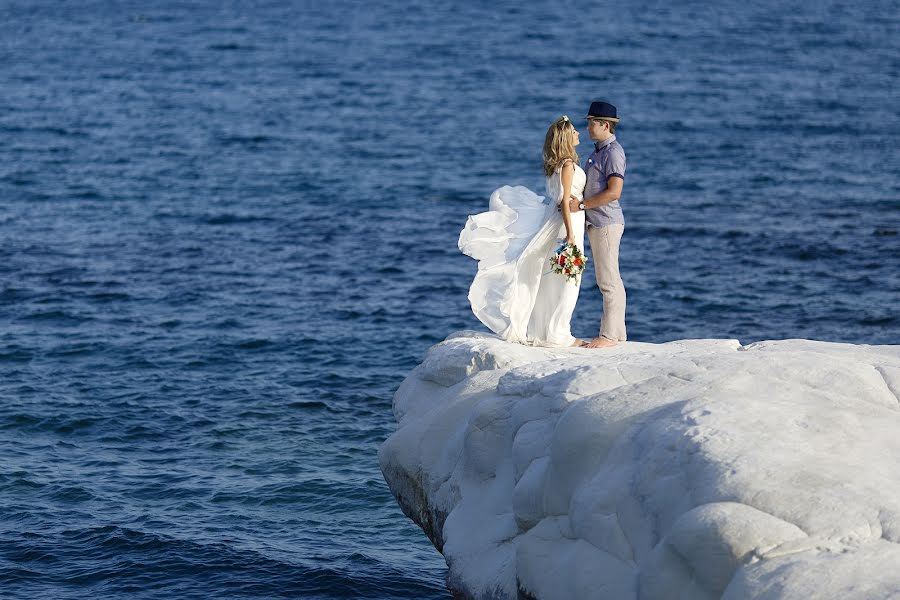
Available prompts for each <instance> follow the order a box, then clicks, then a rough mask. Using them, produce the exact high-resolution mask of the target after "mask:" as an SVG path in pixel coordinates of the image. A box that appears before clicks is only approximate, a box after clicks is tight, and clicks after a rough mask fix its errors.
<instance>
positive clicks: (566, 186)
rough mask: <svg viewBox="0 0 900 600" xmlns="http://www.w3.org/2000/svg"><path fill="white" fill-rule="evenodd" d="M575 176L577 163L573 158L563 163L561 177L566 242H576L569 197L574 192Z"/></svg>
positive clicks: (561, 202) (561, 204)
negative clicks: (573, 181)
mask: <svg viewBox="0 0 900 600" xmlns="http://www.w3.org/2000/svg"><path fill="white" fill-rule="evenodd" d="M574 176H575V165H574V164H573V163H572V161H571V160H568V161H566V162H564V163H563V166H562V171H561V172H560V179H561V181H562V198H561V199H560V206H562V214H563V223H565V224H566V243H568V244H574V243H575V236H574V234H573V233H572V212H571V209H570V208H569V203H568V202H567V199H568V198H569V196H570V195H571V193H572V179H573V177H574Z"/></svg>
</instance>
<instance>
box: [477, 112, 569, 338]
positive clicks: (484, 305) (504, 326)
mask: <svg viewBox="0 0 900 600" xmlns="http://www.w3.org/2000/svg"><path fill="white" fill-rule="evenodd" d="M578 142H579V141H578V131H577V130H576V129H575V127H574V126H573V125H572V123H571V122H570V121H569V118H568V117H566V116H563V117H561V118H560V119H558V120H557V121H556V122H554V123H553V124H552V125H550V128H549V129H548V130H547V136H546V138H545V139H544V175H545V176H546V177H547V195H548V196H549V200H547V201H545V199H544V198H543V197H542V196H538V195H537V194H535V193H534V192H532V191H531V190H529V189H528V188H525V187H522V186H515V187H510V186H503V187H502V188H500V189H498V190H495V191H494V193H493V194H491V200H490V207H489V208H490V210H489V211H488V212H484V213H481V214H478V215H473V216H470V217H469V219H468V221H467V222H466V226H465V228H464V229H463V230H462V232H461V233H460V234H459V249H460V250H461V251H462V252H463V253H464V254H467V255H468V256H471V257H472V258H474V259H476V260H478V273H477V274H476V275H475V280H474V281H473V282H472V287H471V288H470V289H469V302H470V303H471V304H472V312H474V313H475V316H476V317H478V319H479V320H480V321H481V322H482V323H484V324H485V325H486V326H487V327H488V328H489V329H491V330H492V331H493V332H494V333H497V334H498V335H500V336H501V337H502V338H503V339H505V340H508V341H511V342H519V343H524V344H532V345H535V346H582V345H585V344H586V342H584V341H582V340H579V339H576V338H574V337H573V336H572V333H571V327H570V323H569V322H570V321H571V319H572V312H573V311H574V310H575V303H576V302H577V301H578V291H579V289H580V287H581V279H580V277H578V278H575V279H574V280H571V281H570V280H568V278H567V277H565V276H563V275H560V274H557V273H554V272H553V271H552V270H551V268H550V256H551V255H552V254H553V253H554V252H555V251H556V249H557V248H558V247H559V246H560V243H561V241H562V240H563V239H564V240H565V241H566V242H567V243H571V244H575V245H577V246H578V249H579V250H581V252H582V253H584V211H578V212H575V213H572V212H570V211H569V203H568V202H560V201H561V200H563V199H568V198H569V196H570V195H571V196H574V197H575V198H577V199H578V200H581V199H582V196H583V193H584V184H585V181H586V177H585V173H584V171H583V170H582V169H581V167H580V166H579V165H578V155H577V154H576V153H575V146H577V145H578Z"/></svg>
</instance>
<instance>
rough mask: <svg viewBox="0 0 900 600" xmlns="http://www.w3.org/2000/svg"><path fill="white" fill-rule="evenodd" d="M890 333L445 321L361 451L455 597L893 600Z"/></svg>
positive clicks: (898, 537)
mask: <svg viewBox="0 0 900 600" xmlns="http://www.w3.org/2000/svg"><path fill="white" fill-rule="evenodd" d="M898 396H900V346H858V345H850V344H835V343H825V342H813V341H807V340H784V341H772V342H759V343H755V344H751V345H749V346H741V344H740V343H739V342H737V341H735V340H684V341H677V342H670V343H666V344H644V343H636V342H628V343H626V344H623V345H620V346H619V347H616V348H613V349H608V350H589V349H580V348H579V349H576V348H571V349H554V348H533V347H526V346H522V345H516V344H509V343H506V342H504V341H502V340H500V339H498V338H496V337H493V336H488V335H484V334H479V333H474V332H461V333H457V334H454V335H452V336H450V337H449V338H448V339H447V340H446V341H444V342H443V343H441V344H438V345H436V346H435V347H433V348H432V349H431V351H430V352H429V353H428V356H427V357H426V359H425V361H424V362H423V363H422V364H421V365H420V366H419V367H417V368H416V369H415V370H414V371H413V372H412V374H410V376H409V377H408V378H407V379H406V381H404V382H403V384H402V385H401V386H400V388H399V390H398V391H397V393H396V396H395V398H394V413H395V416H396V419H397V422H398V429H397V431H396V432H395V433H394V434H393V435H391V437H390V438H389V439H388V440H387V441H386V442H385V443H384V445H383V446H382V448H381V450H380V453H379V459H380V462H381V468H382V471H383V472H384V476H385V479H386V480H387V482H388V484H389V486H390V488H391V490H392V491H393V493H394V495H395V497H396V498H397V500H398V502H399V504H400V505H401V507H402V508H403V510H404V512H405V513H406V514H407V515H408V516H409V517H410V518H412V519H413V520H414V521H416V522H417V523H418V524H419V525H420V526H421V527H422V528H423V530H424V531H425V532H426V534H428V536H429V537H430V538H431V540H432V542H433V543H434V544H435V546H436V547H437V548H438V550H440V551H441V552H442V553H443V554H444V557H445V559H446V561H447V564H448V576H447V579H448V584H449V585H450V587H451V588H452V589H453V590H454V591H455V592H456V593H457V594H458V595H459V597H463V598H475V599H479V600H480V599H483V598H485V599H486V598H511V599H514V598H517V597H520V598H521V597H525V598H528V597H532V598H539V599H541V600H554V599H575V598H606V599H615V600H620V599H621V600H627V599H641V600H656V599H659V600H707V599H714V598H721V599H723V600H744V599H750V598H758V599H767V600H774V599H797V600H811V599H831V598H841V599H842V600H872V599H879V600H880V599H885V598H894V599H895V600H900V399H898Z"/></svg>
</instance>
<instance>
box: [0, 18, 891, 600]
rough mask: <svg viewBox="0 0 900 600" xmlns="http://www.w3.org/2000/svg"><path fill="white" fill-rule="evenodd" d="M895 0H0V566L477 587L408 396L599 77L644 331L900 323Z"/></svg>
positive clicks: (867, 327)
mask: <svg viewBox="0 0 900 600" xmlns="http://www.w3.org/2000/svg"><path fill="white" fill-rule="evenodd" d="M898 14H900V10H898V4H897V2H865V1H864V2H828V1H824V2H775V1H774V0H771V1H763V2H756V3H749V2H737V1H726V2H721V3H715V4H713V3H709V4H706V3H700V2H687V3H681V5H680V6H678V7H675V6H674V5H672V3H670V2H662V1H660V2H652V1H648V2H634V3H631V2H619V3H612V4H603V3H577V4H576V3H569V2H562V3H560V2H555V3H546V4H543V5H534V6H530V5H527V4H523V3H499V4H497V3H485V2H465V3H459V4H454V3H438V2H433V3H427V4H419V5H416V6H411V5H408V4H407V3H403V2H396V1H395V0H388V1H387V2H386V3H356V2H347V1H345V0H335V1H330V2H312V1H304V0H301V1H300V2H274V1H268V2H267V1H264V0H259V1H255V2H213V1H207V0H200V1H197V2H190V3H182V2H167V1H162V2H150V3H147V2H128V3H126V2H118V3H112V2H93V1H84V2H49V1H46V2H35V1H34V0H29V1H28V2H24V1H22V2H14V1H9V0H7V1H3V2H0V234H2V235H0V275H2V280H0V283H2V287H0V317H2V320H0V322H2V331H0V335H2V338H0V341H2V343H0V510H2V518H0V596H2V597H4V598H86V597H93V598H124V597H128V598H157V597H173V598H216V597H261V598H262V597H304V598H357V597H360V598H362V597H366V598H447V597H448V593H447V592H446V590H445V588H444V584H443V577H444V564H443V560H442V558H441V557H440V555H439V554H437V553H436V552H435V551H434V549H433V548H432V547H431V546H430V545H429V544H428V542H427V540H426V539H425V536H424V535H422V534H421V533H420V532H419V531H418V529H416V527H415V526H414V525H413V524H411V523H410V522H408V521H407V520H406V519H405V517H403V515H402V514H401V512H400V510H399V508H398V507H397V506H396V505H395V503H394V501H393V498H392V497H391V494H390V492H389V491H388V489H387V487H386V485H385V483H384V482H383V480H382V477H381V473H380V471H379V469H378V464H377V458H376V452H377V448H378V446H379V444H380V443H381V442H382V440H384V439H385V437H387V436H388V435H389V434H390V432H391V431H392V430H393V428H394V426H395V425H394V421H393V417H392V414H391V410H390V404H391V396H392V393H393V390H394V389H396V387H397V385H398V384H399V383H400V381H401V380H402V379H403V377H404V376H405V374H406V373H408V372H409V370H410V369H412V368H413V367H414V366H415V365H416V364H417V363H418V362H419V361H420V360H421V358H422V356H423V354H424V352H425V350H426V349H427V348H428V347H429V346H430V345H431V344H434V343H435V342H437V341H439V340H441V339H443V338H444V337H445V336H446V335H447V334H448V333H450V332H452V331H454V330H457V329H463V328H478V327H479V325H478V323H477V322H476V321H475V319H474V317H473V316H472V315H471V313H470V311H469V307H468V305H467V300H466V292H467V288H468V285H469V282H470V280H471V277H472V275H473V273H474V269H475V263H474V261H471V260H470V259H468V258H466V257H464V256H462V255H461V254H459V253H458V251H457V250H456V238H457V235H458V232H459V230H460V228H461V227H462V225H463V223H464V222H465V219H466V216H467V215H468V214H470V213H475V212H479V211H481V210H484V209H485V208H486V205H487V198H488V196H489V194H490V192H491V190H493V189H494V188H495V187H498V186H500V185H503V184H524V185H528V186H530V187H532V188H537V189H539V190H542V188H543V178H542V176H541V173H540V149H541V143H542V141H543V136H544V132H545V129H546V127H547V125H548V124H549V123H550V122H551V121H552V120H554V119H555V118H556V117H557V116H559V115H561V114H563V113H566V114H569V115H571V116H572V117H573V118H575V117H581V116H582V115H583V114H584V113H585V111H586V108H587V105H588V103H589V102H590V101H591V100H593V99H600V98H603V99H607V100H610V101H612V102H613V103H615V104H617V105H618V107H619V112H620V116H621V117H622V122H621V125H620V129H619V139H620V141H621V143H622V145H623V146H624V148H625V150H626V152H627V154H628V161H629V162H628V165H629V167H628V174H627V180H626V183H625V194H624V196H623V200H622V204H623V207H624V209H625V213H626V218H627V219H628V226H627V229H626V234H625V237H624V239H623V246H622V271H623V274H624V278H625V282H626V285H627V287H628V291H629V313H628V324H629V337H630V339H633V340H640V341H652V342H658V341H665V340H671V339H678V338H685V337H690V338H697V337H716V338H738V339H740V340H741V341H743V342H751V341H754V340H759V339H773V338H789V337H804V338H815V339H823V340H833V341H846V342H854V343H863V344H866V343H877V344H885V343H888V344H890V343H900V320H898V307H900V269H898V267H900V174H898V173H900V144H898V142H900V116H898V113H900V111H898V104H897V100H896V92H897V88H898V75H900V47H898V40H900V35H898V30H900V27H898V25H900V17H898ZM579 124H581V122H580V121H579ZM583 137H584V138H585V139H586V137H587V136H586V135H583ZM580 150H581V153H582V155H586V154H588V153H589V149H588V145H587V144H585V145H584V146H582V147H581V148H580ZM599 314H600V296H599V293H598V292H597V291H596V288H595V287H594V286H593V277H592V275H591V274H588V276H587V277H586V280H585V285H584V287H583V290H582V296H581V301H580V303H579V306H578V309H577V312H576V317H575V321H574V329H575V333H576V334H577V335H581V336H589V335H591V334H592V333H594V331H595V328H596V322H597V318H598V315H599Z"/></svg>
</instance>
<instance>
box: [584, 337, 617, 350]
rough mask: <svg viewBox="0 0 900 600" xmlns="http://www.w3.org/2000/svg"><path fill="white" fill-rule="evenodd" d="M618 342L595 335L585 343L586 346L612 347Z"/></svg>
mask: <svg viewBox="0 0 900 600" xmlns="http://www.w3.org/2000/svg"><path fill="white" fill-rule="evenodd" d="M618 343H619V342H617V341H615V340H611V339H609V338H605V337H596V338H594V339H592V340H591V343H590V344H588V345H587V347H588V348H612V347H613V346H615V345H616V344H618Z"/></svg>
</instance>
